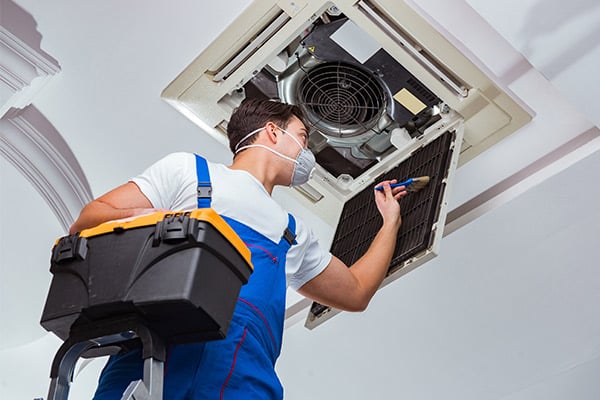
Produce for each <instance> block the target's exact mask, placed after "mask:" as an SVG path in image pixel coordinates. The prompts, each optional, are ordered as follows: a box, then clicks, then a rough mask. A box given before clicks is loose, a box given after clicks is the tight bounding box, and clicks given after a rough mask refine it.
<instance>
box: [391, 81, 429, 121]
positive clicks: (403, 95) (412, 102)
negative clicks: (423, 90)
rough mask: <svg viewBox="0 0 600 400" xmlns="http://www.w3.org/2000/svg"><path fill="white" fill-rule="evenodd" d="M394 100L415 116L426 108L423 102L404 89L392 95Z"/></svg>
mask: <svg viewBox="0 0 600 400" xmlns="http://www.w3.org/2000/svg"><path fill="white" fill-rule="evenodd" d="M394 100H396V101H397V102H398V103H400V104H402V105H403V106H404V107H405V108H406V109H407V110H408V111H410V112H411V113H413V114H414V115H417V114H418V113H420V112H421V111H423V110H424V109H425V108H427V106H426V105H425V104H423V102H422V101H421V100H419V99H417V98H416V97H415V95H414V94H412V93H411V92H409V91H408V90H407V89H406V88H404V89H402V90H400V91H399V92H398V93H396V94H395V95H394Z"/></svg>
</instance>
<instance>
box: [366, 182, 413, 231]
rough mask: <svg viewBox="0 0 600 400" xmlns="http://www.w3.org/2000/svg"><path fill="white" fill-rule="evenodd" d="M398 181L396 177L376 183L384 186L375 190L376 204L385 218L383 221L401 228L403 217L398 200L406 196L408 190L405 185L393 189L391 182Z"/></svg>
mask: <svg viewBox="0 0 600 400" xmlns="http://www.w3.org/2000/svg"><path fill="white" fill-rule="evenodd" d="M397 182H398V181H397V180H396V179H393V180H391V181H383V182H381V183H379V184H377V185H375V187H377V186H383V190H375V191H374V192H375V204H376V205H377V209H378V210H379V213H380V214H381V217H382V218H383V223H384V224H386V223H390V224H393V225H394V226H395V227H396V228H400V224H401V223H402V218H401V216H400V203H398V200H400V199H401V198H402V197H404V196H406V194H407V192H406V188H405V187H404V186H398V187H395V188H393V189H392V188H391V187H390V185H391V184H394V183H397Z"/></svg>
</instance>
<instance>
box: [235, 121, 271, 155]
mask: <svg viewBox="0 0 600 400" xmlns="http://www.w3.org/2000/svg"><path fill="white" fill-rule="evenodd" d="M263 129H265V127H264V126H263V127H261V128H258V129H255V130H253V131H252V132H250V133H249V134H247V135H246V136H244V137H243V138H242V139H241V140H240V141H239V142H237V144H236V145H235V147H234V149H233V150H234V151H235V153H237V152H238V151H239V150H241V149H238V147H240V144H242V143H244V141H245V140H246V139H248V138H249V137H250V136H252V135H256V134H257V133H258V132H260V131H262V130H263Z"/></svg>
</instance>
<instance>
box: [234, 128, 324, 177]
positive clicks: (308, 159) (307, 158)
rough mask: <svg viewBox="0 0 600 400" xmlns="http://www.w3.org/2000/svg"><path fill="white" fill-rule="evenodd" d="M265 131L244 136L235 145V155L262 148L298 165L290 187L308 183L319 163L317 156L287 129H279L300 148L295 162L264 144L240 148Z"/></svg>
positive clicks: (255, 131) (258, 130)
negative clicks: (253, 148) (245, 142)
mask: <svg viewBox="0 0 600 400" xmlns="http://www.w3.org/2000/svg"><path fill="white" fill-rule="evenodd" d="M263 129H265V128H264V127H263V128H258V129H255V130H253V131H252V132H250V133H249V134H247V135H246V136H244V137H243V138H242V140H240V141H239V142H238V143H237V144H236V145H235V154H237V153H239V152H240V151H242V150H244V149H248V148H250V147H261V148H263V149H267V150H269V151H270V152H272V153H275V154H277V155H278V156H279V157H282V158H284V159H286V160H288V161H291V162H293V163H294V164H296V165H295V167H294V172H293V173H292V182H291V183H290V186H298V185H302V184H303V183H306V182H308V179H309V178H310V175H311V174H312V171H313V170H314V169H315V165H316V163H317V161H316V160H315V156H314V154H313V153H312V151H310V150H308V149H305V148H304V147H303V146H302V145H301V144H300V142H299V141H298V139H296V138H295V137H294V135H292V134H291V133H289V132H288V131H286V130H285V129H281V128H279V127H277V129H279V130H280V131H282V132H284V133H287V134H288V135H289V136H290V137H291V138H292V139H293V140H294V142H296V144H297V145H298V146H299V147H300V153H298V156H297V157H296V159H295V160H294V159H293V158H291V157H288V156H286V155H284V154H281V153H280V152H278V151H277V150H274V149H272V148H270V147H267V146H265V145H262V144H249V145H247V146H242V147H239V145H240V144H241V143H243V142H244V141H245V140H246V139H248V138H249V137H250V136H252V135H255V134H257V133H258V132H260V131H262V130H263Z"/></svg>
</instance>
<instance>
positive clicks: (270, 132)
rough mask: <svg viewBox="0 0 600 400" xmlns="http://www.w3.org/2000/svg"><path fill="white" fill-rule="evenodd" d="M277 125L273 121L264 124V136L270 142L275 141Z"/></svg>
mask: <svg viewBox="0 0 600 400" xmlns="http://www.w3.org/2000/svg"><path fill="white" fill-rule="evenodd" d="M277 130H278V129H277V125H275V124H274V123H273V122H270V121H269V122H267V123H266V124H265V132H266V133H265V137H266V138H267V140H269V141H270V142H272V143H274V144H275V143H277Z"/></svg>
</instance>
